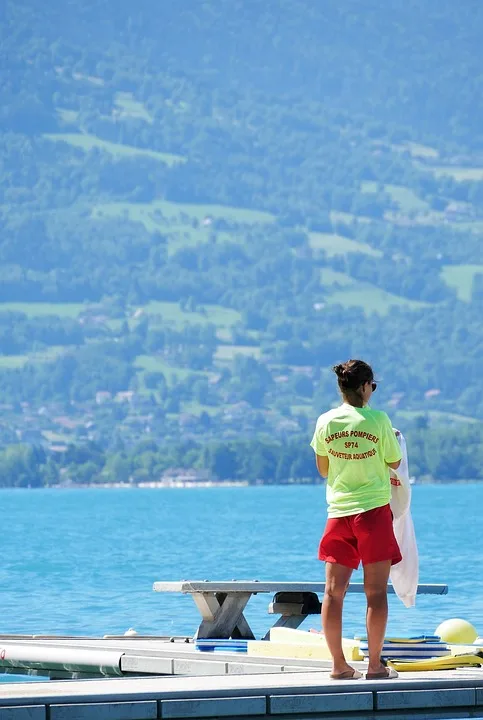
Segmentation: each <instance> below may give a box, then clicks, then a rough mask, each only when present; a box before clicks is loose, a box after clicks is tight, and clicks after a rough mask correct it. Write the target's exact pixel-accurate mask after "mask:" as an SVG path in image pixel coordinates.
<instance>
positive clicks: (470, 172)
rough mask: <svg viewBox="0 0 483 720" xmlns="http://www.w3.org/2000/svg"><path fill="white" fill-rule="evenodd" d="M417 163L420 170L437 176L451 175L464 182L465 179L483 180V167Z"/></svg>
mask: <svg viewBox="0 0 483 720" xmlns="http://www.w3.org/2000/svg"><path fill="white" fill-rule="evenodd" d="M415 164H416V167H417V168H418V169H419V170H425V171H426V172H432V173H434V175H436V176H437V177H441V176H442V175H449V176H450V177H452V178H453V179H454V180H456V181H458V182H462V181H464V180H476V181H480V180H483V168H482V167H458V166H457V165H426V164H424V165H423V164H422V163H415Z"/></svg>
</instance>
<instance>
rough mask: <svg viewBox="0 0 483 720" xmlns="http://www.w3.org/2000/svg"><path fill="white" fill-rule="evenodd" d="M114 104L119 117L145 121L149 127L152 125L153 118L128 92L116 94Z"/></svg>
mask: <svg viewBox="0 0 483 720" xmlns="http://www.w3.org/2000/svg"><path fill="white" fill-rule="evenodd" d="M114 103H115V105H116V107H117V108H118V109H119V110H120V114H121V116H123V115H128V116H129V117H134V118H139V119H140V120H145V121H146V122H147V123H149V124H150V125H152V124H153V118H152V117H151V115H150V114H149V112H148V111H147V110H146V108H145V107H144V105H143V103H142V102H139V101H138V100H135V99H134V98H133V96H132V93H129V92H118V93H116V95H115V98H114Z"/></svg>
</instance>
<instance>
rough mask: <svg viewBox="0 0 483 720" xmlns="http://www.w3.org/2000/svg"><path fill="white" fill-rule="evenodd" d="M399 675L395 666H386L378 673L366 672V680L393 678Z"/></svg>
mask: <svg viewBox="0 0 483 720" xmlns="http://www.w3.org/2000/svg"><path fill="white" fill-rule="evenodd" d="M397 677H399V674H398V673H397V672H396V671H395V670H394V668H390V667H385V668H384V670H381V672H377V673H366V680H393V679H394V678H397Z"/></svg>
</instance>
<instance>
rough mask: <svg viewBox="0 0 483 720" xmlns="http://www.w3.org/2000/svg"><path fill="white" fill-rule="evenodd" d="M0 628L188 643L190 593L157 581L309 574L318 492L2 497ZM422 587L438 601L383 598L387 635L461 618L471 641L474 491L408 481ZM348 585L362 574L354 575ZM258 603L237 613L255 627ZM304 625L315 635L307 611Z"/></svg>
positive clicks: (479, 519)
mask: <svg viewBox="0 0 483 720" xmlns="http://www.w3.org/2000/svg"><path fill="white" fill-rule="evenodd" d="M0 513H1V514H0V523H1V529H2V543H1V548H2V552H1V564H0V581H1V582H0V587H1V596H0V610H1V617H2V623H1V630H0V632H1V633H65V634H75V635H77V634H78V635H81V634H89V635H103V634H107V633H123V632H125V631H126V630H127V629H128V628H130V627H134V628H135V629H136V630H137V631H138V632H139V633H157V634H187V635H192V634H193V632H194V630H195V628H196V627H197V625H198V619H199V616H198V611H197V610H196V608H195V605H194V603H193V601H192V600H191V598H190V597H189V596H177V595H174V594H173V595H170V594H166V595H163V594H159V593H154V592H153V591H152V583H153V581H155V580H182V579H190V580H194V579H212V580H215V579H227V580H231V579H260V580H287V581H290V580H291V581H295V580H320V579H322V577H323V565H322V563H320V562H319V561H318V560H317V559H316V551H317V545H318V541H319V537H320V533H321V531H322V529H323V526H324V521H325V513H326V510H325V489H324V488H323V487H322V486H311V487H304V486H295V487H281V486H278V487H253V488H200V489H186V488H181V489H159V490H135V489H126V490H118V489H112V490H95V489H92V490H30V491H29V490H2V491H0ZM413 518H414V522H415V526H416V532H417V537H418V545H419V552H420V564H421V572H420V581H421V582H428V583H430V582H446V583H448V584H449V587H450V592H449V594H448V595H447V596H442V597H438V596H436V597H433V596H426V597H425V596H421V597H418V600H417V607H416V608H412V609H406V608H404V606H403V605H402V603H401V602H400V601H399V600H398V599H397V598H396V597H394V596H393V597H391V598H390V619H389V628H388V632H390V633H398V634H399V633H405V634H419V633H432V632H434V630H435V628H436V626H437V625H438V624H439V623H440V622H441V621H442V620H445V619H446V618H450V617H464V618H466V619H468V620H470V621H471V622H472V623H473V624H474V625H475V626H476V628H477V630H478V632H479V634H480V635H483V550H482V543H481V538H482V535H483V530H482V528H483V483H481V484H471V485H446V486H438V485H431V486H415V487H414V492H413ZM353 579H354V580H355V581H357V580H360V579H361V572H360V571H359V572H357V573H355V574H354V576H353ZM269 601H270V598H269V596H268V595H262V596H257V597H255V598H253V599H252V600H251V601H250V603H249V605H248V608H247V612H246V615H247V617H248V619H249V621H250V624H251V625H252V628H253V630H254V632H255V634H256V635H257V636H261V635H263V634H264V633H265V631H266V630H267V627H268V625H269V624H270V623H271V620H272V619H273V618H272V617H269V616H268V615H267V606H268V603H269ZM303 627H305V628H307V629H308V628H310V627H319V619H318V617H316V616H313V617H310V618H309V619H308V620H306V622H305V623H304V626H303ZM362 632H364V602H363V598H361V597H359V596H352V597H351V596H350V595H349V596H348V597H347V599H346V604H345V617H344V633H345V634H346V635H348V636H351V635H354V634H356V633H362Z"/></svg>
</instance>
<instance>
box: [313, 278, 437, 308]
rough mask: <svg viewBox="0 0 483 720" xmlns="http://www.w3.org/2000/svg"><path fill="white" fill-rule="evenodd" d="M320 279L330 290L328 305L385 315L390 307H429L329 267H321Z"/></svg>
mask: <svg viewBox="0 0 483 720" xmlns="http://www.w3.org/2000/svg"><path fill="white" fill-rule="evenodd" d="M320 281H321V284H322V286H323V287H325V288H328V289H329V290H331V292H330V295H329V296H328V297H327V300H326V302H328V303H329V304H330V305H342V306H343V307H345V308H349V307H360V308H362V310H363V311H364V312H365V313H366V315H369V314H370V313H377V314H378V315H387V314H388V313H389V312H390V310H391V308H392V307H405V308H406V309H407V310H420V309H421V308H424V307H430V303H424V302H419V301H417V300H408V299H407V298H403V297H400V296H399V295H393V294H392V293H388V292H386V291H385V290H381V289H380V288H377V287H375V286H374V285H371V284H370V283H363V282H358V281H356V280H354V279H353V278H351V277H350V276H349V275H345V274H344V273H339V272H335V271H334V270H331V269H330V268H322V270H321V272H320ZM340 286H343V287H340Z"/></svg>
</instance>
